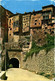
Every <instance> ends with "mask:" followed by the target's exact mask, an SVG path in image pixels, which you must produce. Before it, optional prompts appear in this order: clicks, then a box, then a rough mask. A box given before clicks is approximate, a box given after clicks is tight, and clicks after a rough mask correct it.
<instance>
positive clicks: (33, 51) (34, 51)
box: [24, 34, 54, 61]
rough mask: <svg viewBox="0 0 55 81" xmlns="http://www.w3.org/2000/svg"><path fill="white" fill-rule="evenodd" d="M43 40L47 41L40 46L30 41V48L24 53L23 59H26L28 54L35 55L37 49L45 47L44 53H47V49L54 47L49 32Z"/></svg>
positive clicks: (52, 38) (37, 51)
mask: <svg viewBox="0 0 55 81" xmlns="http://www.w3.org/2000/svg"><path fill="white" fill-rule="evenodd" d="M45 41H46V42H47V43H46V44H45V45H43V46H42V47H40V46H37V45H36V42H35V41H32V47H31V50H30V51H29V52H27V53H26V57H25V59H24V61H26V60H27V58H28V57H29V56H31V57H32V56H33V54H34V53H35V54H36V55H37V54H38V53H39V51H40V50H42V49H45V50H46V53H47V52H48V51H49V50H51V49H52V48H54V36H50V35H49V34H47V37H46V38H45Z"/></svg>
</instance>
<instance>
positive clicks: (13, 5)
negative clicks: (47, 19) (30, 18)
mask: <svg viewBox="0 0 55 81" xmlns="http://www.w3.org/2000/svg"><path fill="white" fill-rule="evenodd" d="M0 4H1V5H2V6H3V7H4V8H6V9H8V10H10V11H11V12H13V13H14V14H15V13H16V12H17V13H24V12H32V11H33V10H35V11H38V10H41V9H42V6H46V5H50V4H53V5H55V0H0Z"/></svg>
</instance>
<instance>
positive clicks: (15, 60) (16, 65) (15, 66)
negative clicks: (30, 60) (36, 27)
mask: <svg viewBox="0 0 55 81" xmlns="http://www.w3.org/2000/svg"><path fill="white" fill-rule="evenodd" d="M10 64H12V66H13V68H19V60H18V59H16V58H12V59H10V61H9V65H10Z"/></svg>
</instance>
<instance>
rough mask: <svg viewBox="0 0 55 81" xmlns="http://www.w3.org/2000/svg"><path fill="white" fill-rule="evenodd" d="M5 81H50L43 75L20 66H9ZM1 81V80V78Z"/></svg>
mask: <svg viewBox="0 0 55 81" xmlns="http://www.w3.org/2000/svg"><path fill="white" fill-rule="evenodd" d="M6 76H7V80H6V81H50V80H49V79H47V78H45V77H44V76H41V75H37V74H35V73H33V72H30V71H27V70H23V69H20V68H11V69H9V70H8V71H7V73H6ZM1 81H2V80H1Z"/></svg>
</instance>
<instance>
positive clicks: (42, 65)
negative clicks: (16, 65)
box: [22, 49, 54, 74]
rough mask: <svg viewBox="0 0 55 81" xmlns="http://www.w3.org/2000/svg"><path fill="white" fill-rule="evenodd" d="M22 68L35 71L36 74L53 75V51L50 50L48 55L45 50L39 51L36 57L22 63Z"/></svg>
mask: <svg viewBox="0 0 55 81" xmlns="http://www.w3.org/2000/svg"><path fill="white" fill-rule="evenodd" d="M22 68H25V69H28V70H31V71H35V72H36V73H37V72H38V73H41V72H44V73H51V74H52V73H54V49H51V50H50V51H49V52H48V53H46V51H45V50H41V51H40V52H39V53H38V54H37V55H36V54H34V55H33V57H32V58H31V57H29V58H28V59H27V60H26V62H23V65H22Z"/></svg>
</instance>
